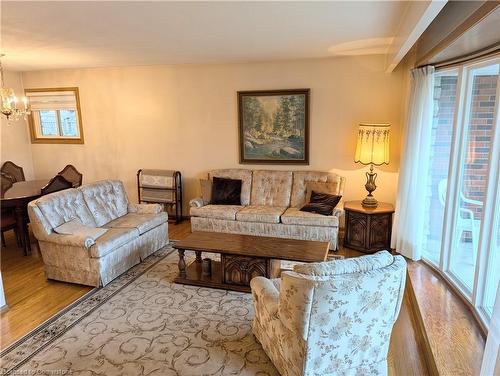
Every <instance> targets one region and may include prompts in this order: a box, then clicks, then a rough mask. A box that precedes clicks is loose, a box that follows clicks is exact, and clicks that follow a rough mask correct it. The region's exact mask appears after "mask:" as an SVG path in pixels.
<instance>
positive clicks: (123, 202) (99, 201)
mask: <svg viewBox="0 0 500 376" xmlns="http://www.w3.org/2000/svg"><path fill="white" fill-rule="evenodd" d="M78 190H79V191H81V192H82V193H83V197H84V198H85V202H86V203H87V206H88V207H89V209H90V212H91V213H92V215H93V217H94V220H95V222H96V224H97V226H98V227H100V226H103V225H105V224H106V223H109V222H111V221H112V220H114V219H116V218H119V217H122V216H124V215H125V214H127V212H128V197H127V193H126V192H125V187H124V186H123V183H122V182H121V181H119V180H103V181H98V182H95V183H92V184H87V185H83V186H81V187H80V188H78Z"/></svg>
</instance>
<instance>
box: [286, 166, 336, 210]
mask: <svg viewBox="0 0 500 376" xmlns="http://www.w3.org/2000/svg"><path fill="white" fill-rule="evenodd" d="M327 178H328V172H321V171H294V172H293V185H292V197H291V199H290V206H293V207H295V208H299V207H301V206H302V205H304V204H305V203H306V202H307V201H306V182H309V181H317V182H326V180H327Z"/></svg>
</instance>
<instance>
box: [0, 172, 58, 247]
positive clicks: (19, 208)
mask: <svg viewBox="0 0 500 376" xmlns="http://www.w3.org/2000/svg"><path fill="white" fill-rule="evenodd" d="M48 181H49V180H48V179H40V180H27V181H19V182H16V183H14V184H13V185H12V186H11V187H10V188H8V189H6V190H5V191H4V192H3V194H2V195H1V197H0V205H1V207H2V209H8V208H12V209H13V210H14V213H15V215H16V224H17V231H18V234H19V238H20V240H21V246H22V248H23V250H24V254H25V255H29V254H31V241H30V235H29V231H28V223H29V217H28V203H29V202H30V201H33V200H35V199H37V198H38V197H40V196H41V195H42V188H43V187H44V186H45V185H47V183H48Z"/></svg>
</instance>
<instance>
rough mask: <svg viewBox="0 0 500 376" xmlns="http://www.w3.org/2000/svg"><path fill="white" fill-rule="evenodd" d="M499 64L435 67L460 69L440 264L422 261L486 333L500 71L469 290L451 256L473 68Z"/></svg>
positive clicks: (492, 60)
mask: <svg viewBox="0 0 500 376" xmlns="http://www.w3.org/2000/svg"><path fill="white" fill-rule="evenodd" d="M494 64H499V65H500V55H497V56H494V57H489V58H486V59H483V60H480V61H477V62H469V63H463V64H461V65H460V66H458V67H456V66H455V67H446V68H442V69H436V74H442V73H445V72H451V71H454V70H457V69H458V72H457V88H456V95H455V112H454V115H453V131H452V138H451V150H450V162H449V166H448V182H449V183H448V188H447V192H446V197H445V208H444V219H443V229H442V241H441V249H440V258H439V265H437V264H436V263H434V262H433V261H432V260H430V259H427V258H426V257H424V256H422V260H423V261H424V262H425V263H426V264H428V265H429V266H430V267H431V268H432V269H434V270H436V271H437V272H438V273H439V274H440V275H441V276H442V277H443V278H444V279H445V280H446V281H447V282H448V283H449V284H450V286H451V287H452V289H453V290H455V291H456V292H457V293H458V294H459V295H460V297H461V298H462V299H463V300H464V301H465V302H466V303H467V304H469V305H470V307H471V309H472V312H473V313H474V316H475V317H476V319H478V322H479V323H480V325H481V326H482V327H483V330H484V331H485V332H487V328H488V326H489V321H490V316H489V313H488V312H487V310H486V308H485V298H486V295H485V294H486V282H487V278H488V274H489V273H488V272H489V270H490V269H489V267H494V266H493V265H488V262H489V260H490V254H491V245H492V242H493V241H494V239H492V236H493V234H494V233H495V229H494V228H493V226H495V225H498V224H497V223H495V219H496V218H495V214H496V213H495V207H496V206H495V203H496V200H497V198H498V197H500V187H498V181H499V178H500V160H499V158H494V156H495V155H500V115H499V111H500V74H499V76H498V78H497V87H496V100H495V106H494V110H493V111H494V112H493V114H494V115H493V124H492V126H493V134H492V140H491V142H492V144H491V150H490V152H489V155H488V163H489V171H490V173H489V175H488V182H487V186H486V191H485V198H484V201H483V203H484V205H483V208H484V211H483V218H482V223H481V228H480V231H479V241H478V249H477V258H476V262H475V269H474V277H473V285H472V288H471V290H470V292H469V289H468V288H467V286H465V284H464V283H463V282H462V281H461V280H460V279H459V278H458V277H457V276H456V275H454V273H453V272H452V271H451V259H452V257H453V254H452V251H453V246H454V243H453V241H454V239H453V238H454V237H453V234H454V232H455V226H456V221H455V217H456V214H457V213H458V211H459V210H460V190H461V187H460V186H459V183H461V181H462V180H461V178H462V176H463V173H464V168H465V167H464V165H463V164H462V161H463V158H462V157H463V156H464V153H465V152H466V149H467V145H465V143H466V141H467V139H466V137H467V136H468V130H467V129H465V127H466V126H467V125H468V123H467V122H468V120H469V119H470V112H471V107H472V106H471V100H472V97H473V93H472V87H473V74H472V72H473V70H475V69H479V68H481V67H484V66H488V65H494Z"/></svg>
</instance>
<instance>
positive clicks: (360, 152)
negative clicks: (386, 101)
mask: <svg viewBox="0 0 500 376" xmlns="http://www.w3.org/2000/svg"><path fill="white" fill-rule="evenodd" d="M390 128H391V126H390V125H389V124H359V130H358V143H357V145H356V155H355V156H354V162H356V163H362V164H364V165H370V172H367V173H366V184H365V188H366V190H367V191H368V195H367V196H366V197H365V199H364V200H363V201H362V202H361V204H362V205H363V206H364V207H367V208H376V207H377V205H378V202H377V200H376V199H375V197H373V195H372V192H373V191H374V190H375V189H376V188H377V186H376V185H375V179H376V178H377V174H376V173H374V172H373V165H376V166H381V165H383V164H389V133H390Z"/></svg>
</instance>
